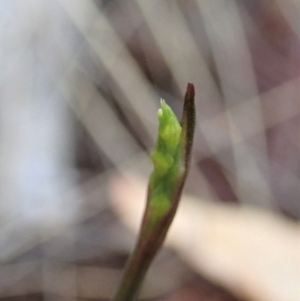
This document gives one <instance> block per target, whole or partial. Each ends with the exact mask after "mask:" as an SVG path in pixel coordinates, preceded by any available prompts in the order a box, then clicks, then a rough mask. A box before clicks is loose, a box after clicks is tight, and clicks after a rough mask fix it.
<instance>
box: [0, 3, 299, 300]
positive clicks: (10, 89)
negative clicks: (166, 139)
mask: <svg viewBox="0 0 300 301" xmlns="http://www.w3.org/2000/svg"><path fill="white" fill-rule="evenodd" d="M299 14H300V5H299V2H298V0H260V1H258V0H214V1H209V0H189V1H187V0H172V1H171V0H165V1H162V0H161V1H158V0H152V1H147V0H131V1H129V0H102V1H101V0H95V1H92V0H86V1H80V0H55V1H53V0H24V1H20V0H0V25H1V26H0V45H1V46H0V66H1V71H0V85H1V90H0V95H1V96H0V141H1V142H0V166H1V168H0V224H1V227H0V300H92V299H97V300H109V298H110V296H111V294H112V292H113V291H115V289H116V285H117V283H118V281H119V279H120V275H121V271H122V269H123V266H124V263H125V260H126V258H127V256H128V253H129V252H130V250H131V249H132V247H133V244H134V241H135V235H134V234H132V233H131V232H130V231H128V230H127V229H126V228H125V227H124V226H123V224H122V223H120V221H119V219H118V218H117V216H116V214H115V213H114V211H113V210H112V208H111V206H110V194H109V192H108V184H109V181H110V179H111V177H113V176H114V174H115V173H120V172H121V171H124V170H134V171H136V172H138V173H139V174H141V175H144V176H145V177H147V175H149V172H150V171H151V164H150V160H149V153H150V151H151V149H152V147H153V145H154V141H155V136H156V130H157V117H156V112H157V109H158V108H159V100H160V98H163V99H165V100H166V102H167V103H168V104H170V105H171V106H172V108H173V109H174V111H175V112H176V114H177V115H178V116H180V115H181V110H182V103H183V96H184V92H185V89H186V85H187V82H189V81H190V82H193V83H194V84H195V87H196V105H197V128H196V138H195V143H194V150H193V163H192V166H191V171H190V176H189V180H188V183H187V185H186V189H185V192H186V193H188V194H191V195H193V196H194V197H196V198H199V199H201V200H205V201H206V202H214V203H216V204H224V203H226V204H227V203H230V204H228V206H231V205H232V203H234V204H236V206H241V207H242V206H253V207H255V208H260V209H261V210H264V211H268V212H274V213H275V214H278V215H280V216H282V218H283V219H288V220H291V221H293V222H297V220H299V217H300V209H299V197H300V185H299V180H300V179H299V178H300V159H299V158H300V156H299V154H300V135H299V133H300V93H299V92H300V91H299V86H300V68H299V67H300V55H299V54H300V40H299V39H300V23H299ZM155 266H156V267H157V268H158V267H159V268H160V271H159V269H158V272H157V273H153V275H154V277H155V281H152V284H151V285H152V286H151V294H148V295H146V296H144V297H145V298H146V299H147V300H208V301H211V300H215V301H216V300H222V301H223V300H224V301H225V300H226V301H229V300H236V301H237V300H240V299H237V298H236V297H234V296H232V294H231V293H230V292H229V291H227V290H226V288H224V287H223V288H221V287H219V286H218V285H216V284H215V283H213V282H212V281H209V280H207V279H206V278H205V277H204V276H203V275H201V273H200V274H199V273H197V274H196V272H195V271H194V270H193V268H192V267H190V266H188V265H187V264H186V263H184V262H183V261H182V260H181V259H180V258H179V257H178V256H177V254H176V253H175V252H174V251H172V250H169V249H166V250H164V251H163V252H162V253H161V254H160V255H159V258H158V260H157V262H156V263H155ZM155 266H154V269H155ZM162 271H170V272H169V274H168V276H167V279H166V274H165V273H162ZM180 296H181V297H180ZM182 296H184V297H182ZM142 297H143V296H142ZM299 299H300V298H299Z"/></svg>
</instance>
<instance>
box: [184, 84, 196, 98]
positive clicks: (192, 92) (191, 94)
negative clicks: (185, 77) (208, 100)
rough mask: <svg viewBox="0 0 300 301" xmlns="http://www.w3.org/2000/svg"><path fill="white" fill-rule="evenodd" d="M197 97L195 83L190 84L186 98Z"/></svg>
mask: <svg viewBox="0 0 300 301" xmlns="http://www.w3.org/2000/svg"><path fill="white" fill-rule="evenodd" d="M194 97H195V87H194V84H193V83H188V84H187V88H186V98H187V99H193V98H194Z"/></svg>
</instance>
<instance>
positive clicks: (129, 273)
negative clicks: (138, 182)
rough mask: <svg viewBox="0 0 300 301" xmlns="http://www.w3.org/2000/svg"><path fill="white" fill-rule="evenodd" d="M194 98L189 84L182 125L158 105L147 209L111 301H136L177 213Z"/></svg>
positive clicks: (187, 161) (188, 153) (190, 139)
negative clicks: (156, 137) (156, 130)
mask: <svg viewBox="0 0 300 301" xmlns="http://www.w3.org/2000/svg"><path fill="white" fill-rule="evenodd" d="M194 97H195V91H194V85H193V84H190V83H189V84H188V86H187V92H186V95H185V99H184V107H183V115H182V120H181V125H179V123H178V121H177V118H176V116H175V115H174V113H173V112H172V110H171V108H170V107H169V106H167V105H166V104H165V102H164V101H162V103H161V109H160V110H159V112H158V117H159V121H160V125H159V130H158V139H157V143H156V146H155V148H154V151H153V152H152V161H153V165H154V171H153V172H152V174H151V176H150V180H149V185H148V194H147V206H146V210H145V213H144V217H143V222H142V226H141V230H140V233H139V237H138V240H137V244H136V246H135V249H134V251H133V253H132V254H131V256H130V257H129V260H128V262H127V264H126V267H125V271H124V275H123V278H122V281H121V284H120V286H119V289H118V291H117V294H116V296H115V298H114V301H134V300H137V297H138V293H139V291H140V288H141V285H142V282H143V280H144V278H145V275H146V273H147V270H148V268H149V266H150V264H151V262H152V260H153V258H154V256H155V255H156V253H157V252H158V250H159V249H160V248H161V246H162V244H163V242H164V239H165V237H166V234H167V231H168V229H169V227H170V225H171V223H172V220H173V218H174V215H175V213H176V210H177V207H178V203H179V200H180V197H181V193H182V189H183V186H184V183H185V180H186V177H187V174H188V169H189V164H190V158H191V149H192V143H193V135H194V128H195V103H194Z"/></svg>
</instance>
